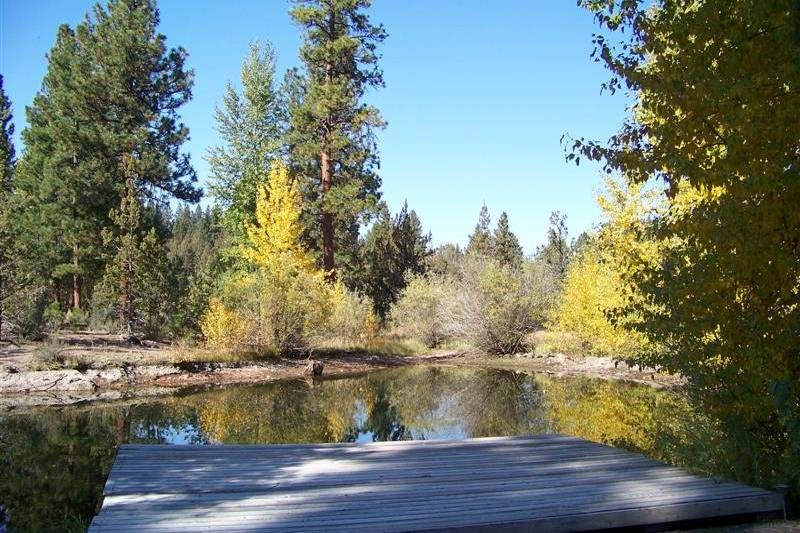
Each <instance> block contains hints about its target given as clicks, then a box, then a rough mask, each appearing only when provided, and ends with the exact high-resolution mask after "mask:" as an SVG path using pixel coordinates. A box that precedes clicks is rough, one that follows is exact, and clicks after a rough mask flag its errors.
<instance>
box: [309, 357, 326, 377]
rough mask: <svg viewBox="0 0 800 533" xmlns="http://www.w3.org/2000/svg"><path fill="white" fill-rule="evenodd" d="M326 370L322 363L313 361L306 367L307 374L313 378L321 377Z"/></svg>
mask: <svg viewBox="0 0 800 533" xmlns="http://www.w3.org/2000/svg"><path fill="white" fill-rule="evenodd" d="M324 369H325V365H324V364H323V362H322V361H317V360H315V359H312V360H311V361H309V362H308V365H307V366H306V374H311V375H312V376H321V375H322V371H323V370H324Z"/></svg>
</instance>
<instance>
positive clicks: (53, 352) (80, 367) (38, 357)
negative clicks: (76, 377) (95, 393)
mask: <svg viewBox="0 0 800 533" xmlns="http://www.w3.org/2000/svg"><path fill="white" fill-rule="evenodd" d="M30 366H31V370H34V371H40V370H62V369H72V370H77V371H79V372H84V371H86V370H88V369H89V368H90V367H91V363H90V361H89V359H88V358H87V357H86V356H85V355H83V354H70V353H68V352H67V347H66V346H65V345H64V344H63V343H62V342H61V341H60V340H59V339H57V338H52V337H51V338H48V339H47V340H46V341H45V342H44V343H43V344H42V346H41V347H40V348H39V349H38V350H37V351H36V352H35V353H34V354H33V360H32V361H31V365H30Z"/></svg>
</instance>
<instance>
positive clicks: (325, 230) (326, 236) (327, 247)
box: [320, 8, 336, 280]
mask: <svg viewBox="0 0 800 533" xmlns="http://www.w3.org/2000/svg"><path fill="white" fill-rule="evenodd" d="M328 32H329V34H330V35H331V36H333V35H336V12H335V11H334V10H333V9H332V8H331V9H330V11H329V16H328ZM325 83H326V84H327V85H328V86H330V85H331V83H333V65H332V64H330V63H326V65H325ZM332 128H333V119H332V117H330V116H328V117H326V120H325V133H324V135H323V140H322V154H321V156H320V157H321V160H320V171H321V174H322V268H323V269H324V270H325V275H326V276H327V278H328V279H329V280H333V279H334V276H335V273H334V267H335V264H334V242H333V213H331V212H330V211H329V210H328V207H327V205H326V204H327V202H326V201H325V200H326V198H327V195H328V191H329V190H330V188H331V177H332V174H333V165H332V161H331V147H330V137H331V134H332V133H333V132H332Z"/></svg>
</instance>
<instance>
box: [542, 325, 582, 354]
mask: <svg viewBox="0 0 800 533" xmlns="http://www.w3.org/2000/svg"><path fill="white" fill-rule="evenodd" d="M529 343H530V345H531V346H532V347H533V353H534V355H537V356H547V355H552V354H564V355H571V356H584V355H588V354H589V352H588V350H587V349H586V346H584V345H583V343H582V342H581V341H580V340H579V339H578V338H577V337H576V336H575V335H573V334H572V333H568V332H565V331H553V330H549V329H543V330H539V331H537V332H536V333H534V334H532V335H531V336H530V338H529Z"/></svg>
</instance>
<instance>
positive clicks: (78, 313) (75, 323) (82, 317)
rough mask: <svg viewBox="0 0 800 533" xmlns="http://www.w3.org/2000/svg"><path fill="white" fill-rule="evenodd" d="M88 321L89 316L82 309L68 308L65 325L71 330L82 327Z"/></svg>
mask: <svg viewBox="0 0 800 533" xmlns="http://www.w3.org/2000/svg"><path fill="white" fill-rule="evenodd" d="M88 323H89V316H88V314H87V313H86V312H85V311H84V310H83V309H70V310H69V311H67V315H66V326H67V328H69V329H70V330H72V331H76V330H79V329H83V328H85V327H86V325H87V324H88Z"/></svg>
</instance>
